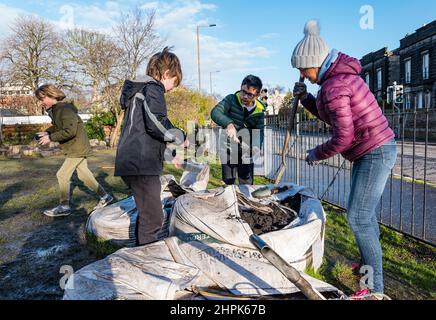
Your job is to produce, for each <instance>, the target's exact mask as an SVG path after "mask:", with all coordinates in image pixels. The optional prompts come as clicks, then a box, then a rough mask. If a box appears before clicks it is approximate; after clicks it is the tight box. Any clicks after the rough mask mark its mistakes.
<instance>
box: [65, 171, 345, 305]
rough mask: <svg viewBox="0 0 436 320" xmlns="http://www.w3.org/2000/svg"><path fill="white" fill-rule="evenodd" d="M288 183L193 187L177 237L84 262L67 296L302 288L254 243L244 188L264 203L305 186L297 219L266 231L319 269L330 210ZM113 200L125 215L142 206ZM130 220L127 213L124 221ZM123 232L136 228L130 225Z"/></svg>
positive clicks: (291, 254) (173, 225)
mask: <svg viewBox="0 0 436 320" xmlns="http://www.w3.org/2000/svg"><path fill="white" fill-rule="evenodd" d="M162 181H163V185H164V184H166V183H167V182H168V183H169V184H170V183H174V179H173V178H171V177H166V178H164V179H162ZM171 181H172V182H171ZM287 186H288V187H289V188H288V190H287V191H286V192H283V193H279V194H276V195H274V196H271V197H270V198H267V199H264V200H257V199H254V198H253V197H251V193H252V192H253V191H254V190H256V189H257V188H259V187H261V186H259V187H248V186H241V187H240V188H238V187H235V186H231V187H227V188H220V189H217V190H210V191H203V192H193V190H189V192H188V193H187V194H185V195H182V196H180V197H179V198H178V199H177V200H176V201H175V203H174V205H173V206H172V214H171V215H170V221H169V224H170V226H169V232H170V237H169V238H166V239H165V240H163V241H159V242H156V243H153V244H150V245H147V246H143V247H137V248H126V249H121V250H119V251H118V252H116V253H114V254H112V255H110V256H108V257H107V258H106V259H103V260H100V261H97V262H95V263H93V264H91V265H89V266H87V267H85V268H83V269H81V270H79V271H78V272H76V273H75V274H74V275H73V276H72V277H71V278H70V279H69V281H68V283H67V287H66V290H65V295H64V299H66V300H71V299H72V300H80V299H89V300H102V299H158V300H174V299H179V298H180V297H184V298H185V299H186V298H193V297H194V298H195V297H196V296H195V295H194V294H193V292H196V290H206V291H207V290H209V289H210V288H214V289H215V290H216V289H217V288H219V290H221V291H222V292H225V293H229V294H232V295H234V296H243V297H247V296H248V297H251V298H255V297H259V296H265V295H282V294H292V293H296V292H298V291H299V290H298V289H297V288H296V287H295V286H294V285H293V284H292V283H291V282H290V281H289V280H288V279H287V278H286V277H284V276H283V274H281V273H280V271H278V270H277V269H276V268H275V267H274V266H273V265H271V264H270V263H269V262H268V261H267V260H265V259H264V258H263V257H262V255H261V254H260V252H259V251H258V250H256V248H255V247H254V246H253V245H252V244H251V242H250V241H249V236H250V234H252V232H253V231H252V230H251V228H250V226H249V225H248V224H247V223H246V222H245V221H244V220H243V219H242V218H241V215H240V213H239V209H238V208H239V203H238V193H241V194H243V195H245V197H247V198H249V199H250V201H253V202H256V203H259V204H268V203H270V202H280V201H284V200H286V199H288V198H289V197H292V196H295V195H296V194H297V193H299V194H300V195H301V203H300V210H299V212H298V215H297V216H296V217H295V219H293V221H292V222H291V223H290V224H289V225H287V226H285V228H283V229H281V230H278V231H274V232H269V233H265V234H262V235H261V238H262V239H263V240H264V241H265V242H266V243H267V244H269V245H270V246H271V248H272V249H273V250H275V251H276V252H277V253H278V254H279V255H280V256H282V258H284V259H285V260H286V261H287V262H289V263H291V264H292V265H293V266H294V267H295V268H297V269H298V270H300V271H302V272H303V271H304V269H305V268H306V267H314V268H315V269H317V268H318V267H319V266H320V265H321V262H322V256H323V253H324V244H323V241H324V224H325V214H324V211H323V209H322V206H321V203H320V201H319V200H318V199H316V197H315V195H314V194H313V192H312V191H311V190H310V189H307V188H305V187H300V186H296V185H290V184H287ZM173 187H174V188H172V189H173V191H174V190H175V189H177V185H174V186H173ZM180 188H182V189H183V187H180ZM185 191H186V190H185ZM113 207H117V208H119V209H118V210H119V212H118V215H119V217H121V218H120V219H124V220H129V219H127V218H126V217H125V216H123V214H122V213H121V211H123V210H124V215H128V212H132V211H133V210H134V208H133V207H132V205H131V202H127V203H123V202H121V203H118V204H115V205H114V206H113ZM104 211H107V209H106V210H104ZM106 213H107V212H106ZM94 214H95V213H94ZM107 216H108V217H111V218H108V219H107V221H116V220H117V218H115V217H116V216H115V215H112V216H111V215H109V214H107ZM100 220H101V219H100ZM127 225H128V224H127V223H126V221H125V222H123V223H121V224H119V228H126V226H127ZM102 226H103V224H99V227H102ZM110 228H113V229H116V227H112V226H111V227H110ZM88 230H90V229H88ZM91 230H94V229H91ZM106 233H107V232H106ZM111 234H112V235H113V233H111ZM123 236H124V237H125V238H128V237H130V236H131V235H130V234H129V233H128V232H126V230H124V231H123ZM113 239H114V238H113ZM303 276H304V278H306V279H307V280H308V281H309V282H310V283H311V284H312V286H313V287H314V288H316V289H317V290H318V291H320V292H327V291H330V292H337V289H336V288H335V287H333V286H331V285H329V284H327V283H324V282H322V281H319V280H316V279H314V278H312V277H310V276H308V275H306V274H304V273H303Z"/></svg>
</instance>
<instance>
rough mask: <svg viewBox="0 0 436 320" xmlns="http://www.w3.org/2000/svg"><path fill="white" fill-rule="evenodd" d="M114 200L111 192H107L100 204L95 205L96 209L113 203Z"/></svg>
mask: <svg viewBox="0 0 436 320" xmlns="http://www.w3.org/2000/svg"><path fill="white" fill-rule="evenodd" d="M113 200H114V198H113V197H112V196H111V195H110V194H109V193H106V195H105V196H103V197H102V198H101V199H100V201H99V202H98V204H97V205H96V206H95V207H94V210H97V209H101V208H104V207H106V206H107V205H108V204H109V203H111V202H112V201H113Z"/></svg>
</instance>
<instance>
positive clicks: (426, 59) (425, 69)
mask: <svg viewBox="0 0 436 320" xmlns="http://www.w3.org/2000/svg"><path fill="white" fill-rule="evenodd" d="M429 77H430V52H428V50H427V51H424V52H423V53H422V79H423V80H428V79H429Z"/></svg>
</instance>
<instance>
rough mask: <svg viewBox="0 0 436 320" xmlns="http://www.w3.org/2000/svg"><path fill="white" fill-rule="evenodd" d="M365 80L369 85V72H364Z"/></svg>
mask: <svg viewBox="0 0 436 320" xmlns="http://www.w3.org/2000/svg"><path fill="white" fill-rule="evenodd" d="M365 82H366V84H367V85H368V87H369V72H367V73H365Z"/></svg>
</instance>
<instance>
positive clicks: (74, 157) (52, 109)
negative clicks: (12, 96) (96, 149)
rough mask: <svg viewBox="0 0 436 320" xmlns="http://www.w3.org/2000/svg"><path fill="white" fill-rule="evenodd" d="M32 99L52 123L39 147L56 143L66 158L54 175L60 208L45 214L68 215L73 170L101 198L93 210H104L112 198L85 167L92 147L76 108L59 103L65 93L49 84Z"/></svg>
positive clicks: (37, 91)
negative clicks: (58, 190) (57, 187)
mask: <svg viewBox="0 0 436 320" xmlns="http://www.w3.org/2000/svg"><path fill="white" fill-rule="evenodd" d="M35 96H36V98H37V99H38V100H39V101H40V102H41V104H42V105H43V106H44V108H45V109H46V110H47V112H48V114H49V116H50V118H51V119H52V124H53V126H52V127H50V128H48V129H47V130H46V131H45V132H40V133H39V137H40V138H39V144H40V145H47V144H49V143H50V142H52V141H53V142H59V144H60V147H61V149H62V151H63V152H64V154H65V156H66V159H65V162H64V164H63V165H62V167H61V168H60V169H59V171H58V172H57V174H56V176H57V178H58V182H59V187H60V192H61V196H60V205H59V206H57V207H55V208H53V209H50V210H45V211H44V214H45V215H47V216H50V217H62V216H68V215H70V214H71V208H70V179H71V176H72V175H73V173H74V171H75V170H77V175H78V177H79V179H80V180H82V181H83V183H84V184H85V185H86V186H87V187H88V188H90V189H91V190H93V191H94V192H96V193H97V194H98V195H99V196H100V201H99V203H98V205H97V206H96V207H95V208H94V210H95V209H98V208H102V207H105V206H106V205H108V204H109V203H110V202H111V201H112V200H113V198H112V196H111V195H110V194H108V193H106V191H105V190H104V189H103V187H102V186H101V185H100V184H99V183H98V182H97V181H96V180H95V178H94V176H93V174H92V172H91V171H90V170H89V168H88V161H87V157H88V156H89V155H90V153H91V146H90V144H89V140H88V136H87V134H86V131H85V128H84V126H83V121H82V119H81V118H80V117H79V115H78V114H77V112H78V111H77V108H76V107H75V106H74V105H73V104H71V103H67V102H62V101H63V100H64V99H65V94H64V93H63V92H62V91H61V90H60V89H58V88H56V87H55V86H53V85H50V84H46V85H43V86H41V87H39V88H38V89H37V90H36V91H35Z"/></svg>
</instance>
